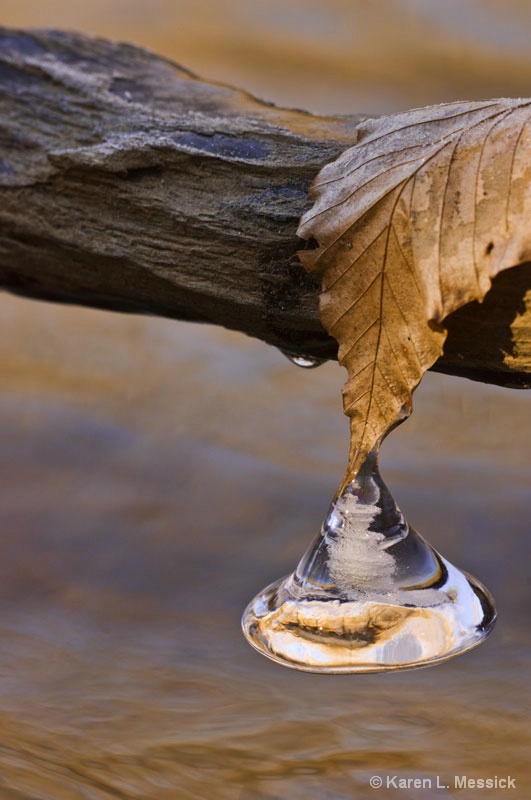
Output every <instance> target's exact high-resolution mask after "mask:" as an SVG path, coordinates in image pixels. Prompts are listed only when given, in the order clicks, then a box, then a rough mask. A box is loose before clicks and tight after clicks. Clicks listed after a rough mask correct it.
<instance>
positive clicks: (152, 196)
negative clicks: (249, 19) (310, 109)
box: [0, 30, 531, 387]
mask: <svg viewBox="0 0 531 800" xmlns="http://www.w3.org/2000/svg"><path fill="white" fill-rule="evenodd" d="M360 119H361V117H359V116H350V117H340V118H330V117H315V116H312V115H310V114H307V113H305V112H302V111H290V110H284V109H279V108H276V107H275V106H271V105H268V104H265V103H261V102H260V101H258V100H256V99H255V98H253V97H251V96H250V95H248V94H245V93H244V92H240V91H237V90H234V89H231V88H229V87H226V86H221V85H218V84H209V83H204V82H201V81H199V80H198V79H197V78H195V77H194V76H193V75H191V74H190V73H189V72H187V71H186V70H184V69H182V68H180V67H178V66H176V65H175V64H172V63H171V62H169V61H167V60H165V59H162V58H159V57H157V56H154V55H152V54H150V53H147V52H145V51H143V50H141V49H139V48H137V47H133V46H131V45H125V44H114V43H111V42H108V41H104V40H101V39H89V38H86V37H83V36H79V35H74V34H65V33H59V32H43V31H40V32H39V31H36V32H17V31H9V30H0V285H2V286H3V287H5V288H6V289H9V290H10V291H13V292H17V293H20V294H23V295H26V296H30V297H36V298H41V299H50V300H56V301H62V302H73V303H80V304H83V305H91V306H97V307H102V308H109V309H114V310H118V311H136V312H142V313H150V314H158V315H163V316H167V317H173V318H176V319H186V320H196V321H202V322H211V323H215V324H218V325H224V326H226V327H229V328H233V329H236V330H240V331H244V332H245V333H247V334H250V335H252V336H256V337H258V338H260V339H263V340H264V341H266V342H269V343H271V344H274V345H276V346H279V347H282V348H284V349H288V350H291V351H294V352H300V353H306V354H309V355H313V356H327V357H331V358H333V357H335V354H336V344H335V342H334V341H333V340H331V339H330V338H329V337H328V336H327V335H326V333H325V332H324V330H323V328H322V326H321V324H320V321H319V317H318V312H317V298H318V292H319V285H318V282H317V281H316V279H315V278H313V277H311V276H309V275H307V274H306V273H305V271H304V270H303V269H302V267H301V266H300V264H299V262H298V259H297V255H296V253H297V250H299V249H301V247H305V246H308V245H307V244H306V243H303V242H302V241H301V240H300V239H298V238H297V236H296V233H295V231H296V228H297V224H298V220H299V217H300V215H301V214H302V212H303V211H304V210H305V208H307V206H308V204H309V202H310V201H309V199H308V187H309V185H310V183H311V182H312V179H313V178H314V176H315V175H316V173H317V172H318V171H319V170H320V168H321V167H322V166H323V165H324V164H325V163H326V162H328V161H330V160H332V159H334V158H335V157H336V156H337V155H338V154H339V153H340V152H341V151H342V150H344V149H345V148H346V147H348V146H350V145H352V144H353V143H354V142H355V141H356V125H357V124H358V122H359V121H360ZM528 295H529V298H531V265H525V266H521V267H519V268H518V269H515V270H509V271H508V272H506V273H503V274H502V275H501V276H499V278H497V279H496V281H495V283H494V286H493V289H492V290H491V292H490V293H489V295H488V299H487V301H486V302H485V303H484V304H483V306H476V307H472V306H470V307H467V308H465V309H462V310H461V311H459V312H457V313H456V314H455V315H453V317H452V318H451V319H450V320H449V330H450V335H449V338H448V345H447V347H446V351H445V354H444V356H443V357H442V358H441V359H440V360H439V361H438V363H437V364H436V366H435V368H436V369H438V370H440V371H445V372H450V373H453V374H460V375H465V376H468V377H472V378H477V379H479V380H485V381H491V382H495V383H501V384H504V385H513V386H525V387H527V386H531V309H530V310H529V311H528V309H527V300H528V297H527V296H528ZM530 305H531V301H530Z"/></svg>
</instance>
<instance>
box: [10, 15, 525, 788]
mask: <svg viewBox="0 0 531 800" xmlns="http://www.w3.org/2000/svg"><path fill="white" fill-rule="evenodd" d="M0 23H1V24H5V25H11V26H25V27H56V28H63V29H75V30H81V31H85V32H87V33H93V34H99V35H104V36H107V37H110V38H115V39H120V40H129V41H133V42H136V43H139V44H141V45H144V46H146V47H148V48H150V49H152V50H154V51H157V52H159V53H162V54H165V55H167V56H170V57H172V58H174V59H175V60H177V61H178V62H180V63H182V64H183V65H185V66H187V67H189V68H191V69H192V70H194V71H196V72H198V73H199V74H201V75H202V76H204V77H206V78H212V79H215V80H218V81H226V82H230V83H232V84H236V85H239V86H241V87H243V88H246V89H248V90H250V91H253V92H254V93H256V94H257V95H258V96H260V97H262V98H264V99H266V100H270V101H274V102H276V103H278V104H284V105H289V106H297V107H304V108H308V109H310V110H312V111H314V112H322V113H332V112H338V113H351V112H357V111H364V112H369V113H385V112H391V111H397V110H400V109H406V108H408V107H413V106H418V105H423V104H428V103H436V102H441V101H445V100H455V99H461V98H462V99H471V100H474V99H480V98H485V97H493V96H501V95H513V96H514V95H516V96H518V95H529V94H530V93H531V50H530V48H529V39H530V35H531V4H529V3H527V2H524V1H523V0H522V1H521V2H519V1H518V0H509V2H503V1H502V0H487V1H485V2H474V1H473V0H467V1H466V2H460V1H459V0H446V1H443V0H432V1H431V2H422V1H421V0H396V2H391V1H390V0H387V2H386V1H385V0H378V1H377V2H370V3H369V2H363V0H326V2H325V0H283V2H279V1H277V0H269V2H266V0H250V1H249V2H245V0H193V2H192V0H178V1H176V0H173V2H170V0H150V2H149V3H148V2H147V1H145V2H135V1H133V0H129V1H127V0H110V1H107V2H104V0H91V2H90V3H81V2H79V0H75V1H74V2H59V1H58V0H48V2H46V3H42V2H37V0H3V2H2V6H1V8H0ZM0 374H1V379H2V380H1V386H2V391H1V393H0V441H1V443H2V446H1V450H0V641H1V647H0V800H30V798H31V800H70V799H72V800H74V798H75V799H76V800H77V798H86V799H87V800H104V799H105V800H111V798H124V799H125V798H128V799H129V798H139V799H140V798H141V799H142V800H144V799H145V800H166V798H168V800H170V799H171V800H174V799H177V800H181V798H183V800H192V799H193V800H218V798H219V800H225V798H226V799H227V800H233V799H236V798H237V799H238V800H284V798H288V799H289V800H291V799H293V800H347V799H348V800H351V798H365V797H367V798H374V797H375V796H376V795H378V796H382V797H386V798H390V799H391V798H413V800H414V799H415V798H419V799H420V798H422V799H423V800H427V798H431V797H459V798H463V800H465V798H466V799H468V798H473V797H477V796H478V792H477V791H475V790H470V789H463V790H459V789H457V790H456V789H455V788H454V776H455V775H458V776H463V775H466V776H468V777H469V778H481V777H486V778H488V777H494V776H495V775H498V776H507V775H511V776H512V777H514V778H515V779H516V786H517V788H516V789H511V790H506V791H503V790H500V789H497V790H496V789H494V790H486V789H485V790H482V791H481V797H484V798H501V797H506V796H507V797H508V798H509V797H510V798H511V800H516V798H527V797H529V796H530V794H531V780H530V775H529V767H528V765H527V764H528V759H529V744H530V742H529V711H530V708H529V689H530V686H529V677H528V676H529V671H530V670H529V668H530V648H529V636H528V632H527V631H528V624H527V619H528V615H529V581H528V574H529V567H528V563H529V547H528V527H529V518H530V514H531V494H530V491H529V486H530V477H531V430H530V425H529V420H530V410H531V405H530V404H531V396H530V395H529V394H527V393H526V392H518V391H514V390H505V389H500V388H498V387H492V386H483V385H480V384H476V383H472V382H470V381H466V380H462V379H457V378H450V377H444V376H440V375H436V374H429V375H427V376H426V377H425V379H424V380H423V383H422V385H421V387H420V389H419V390H418V392H417V395H416V404H415V405H416V408H415V413H414V415H413V416H412V418H411V419H410V420H409V421H408V422H407V423H406V424H405V425H403V426H402V428H401V429H399V430H398V431H396V432H395V433H394V434H393V435H392V436H391V437H390V439H389V440H388V441H387V442H386V445H385V448H384V451H383V455H382V472H383V475H384V477H385V479H386V481H387V482H388V484H389V485H390V487H391V488H392V490H393V492H394V494H395V496H396V498H397V500H398V502H399V504H400V506H401V507H402V509H403V511H404V512H405V513H406V515H407V516H408V518H409V520H410V522H411V523H412V524H413V525H414V526H415V527H416V528H417V529H418V530H419V531H420V532H422V533H423V534H424V535H425V536H426V537H427V538H428V539H429V541H430V542H432V543H433V544H434V545H435V546H436V547H437V548H439V549H440V550H441V551H442V553H443V554H444V555H445V556H446V557H447V558H449V559H450V560H451V561H453V562H454V563H456V564H458V565H459V566H461V567H463V568H465V569H467V570H469V571H470V572H472V573H473V574H475V575H477V576H478V577H480V578H481V579H482V580H483V581H484V582H485V583H486V584H487V585H488V586H489V588H490V589H491V590H492V592H493V593H494V595H495V597H496V600H497V605H498V609H499V621H498V626H497V629H496V630H495V632H494V634H493V635H492V636H491V638H490V639H489V640H488V641H487V642H486V643H485V644H484V645H482V646H481V647H480V648H479V649H477V650H475V651H473V652H471V653H469V654H466V655H464V656H462V657H461V658H459V659H457V660H454V661H451V662H449V663H447V664H444V665H441V666H439V667H436V668H432V669H429V670H422V671H417V672H411V673H402V674H387V675H386V674H384V675H373V676H351V677H346V676H336V677H332V676H312V675H308V674H302V673H295V672H291V671H289V670H285V669H283V668H282V667H279V666H277V665H275V664H273V663H270V662H268V661H266V660H265V659H263V658H261V657H260V656H259V655H257V654H256V653H254V652H253V651H251V649H250V648H249V647H248V646H247V645H246V643H245V642H244V641H243V638H242V636H241V634H240V629H239V618H240V614H241V612H242V610H243V608H244V606H245V605H246V603H247V602H248V600H249V599H250V598H251V597H252V596H253V595H254V594H255V593H256V591H258V590H259V589H261V588H262V587H263V586H264V585H265V584H266V583H268V582H270V581H271V580H273V579H276V578H277V577H279V576H280V575H282V574H284V573H286V572H289V571H291V569H292V568H293V567H294V566H295V564H296V562H297V560H298V558H299V556H300V555H301V554H302V552H303V551H304V549H305V548H306V546H307V544H308V543H309V541H310V540H311V538H312V537H313V536H314V534H315V533H316V532H317V530H318V528H319V526H320V523H321V521H322V518H323V517H324V514H325V513H326V511H327V508H328V504H329V502H330V500H331V498H332V496H333V493H334V491H335V489H336V486H337V483H338V481H339V479H340V477H341V474H342V471H343V468H344V465H345V460H346V455H347V446H348V443H347V423H346V420H345V418H344V417H343V415H342V413H341V398H340V387H341V384H342V382H343V378H344V375H343V372H342V370H340V369H339V368H338V366H337V364H333V363H329V364H326V365H325V366H323V367H321V368H319V369H317V370H312V371H303V370H299V369H297V368H295V367H293V366H292V365H290V364H289V363H288V361H287V360H286V359H285V358H284V357H283V356H282V355H280V354H279V353H278V352H276V351H275V350H274V349H272V348H270V347H268V346H266V345H264V344H262V343H260V342H256V341H253V340H251V339H248V338H246V337H245V336H243V335H240V334H235V333H231V332H228V331H223V330H218V329H214V328H210V327H205V326H199V325H191V324H186V323H178V322H173V321H168V320H162V319H153V318H143V317H138V316H126V315H119V314H112V313H107V312H99V311H92V310H88V309H81V308H76V307H60V306H56V305H51V304H45V303H38V302H34V301H29V300H28V301H25V300H21V299H16V298H13V297H11V296H9V295H6V294H4V295H2V296H0ZM372 775H381V776H384V780H385V776H386V775H397V776H398V777H420V778H424V777H427V778H431V779H432V781H433V789H431V790H430V789H428V788H424V789H422V790H420V789H417V790H415V789H408V790H405V789H394V788H393V787H390V788H384V789H382V790H381V792H379V793H377V792H376V791H375V790H374V789H371V788H370V785H369V778H370V776H372ZM436 776H440V783H441V784H444V785H446V784H447V785H449V789H447V790H446V789H442V790H439V789H436V788H435V786H436V783H435V781H436Z"/></svg>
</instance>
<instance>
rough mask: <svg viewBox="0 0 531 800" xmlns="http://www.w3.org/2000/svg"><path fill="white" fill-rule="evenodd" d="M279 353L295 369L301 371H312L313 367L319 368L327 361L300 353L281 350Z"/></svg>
mask: <svg viewBox="0 0 531 800" xmlns="http://www.w3.org/2000/svg"><path fill="white" fill-rule="evenodd" d="M279 349H280V352H281V353H282V355H283V356H286V358H287V359H288V360H289V361H291V363H292V364H295V366H296V367H302V368H303V369H313V368H314V367H320V366H321V364H324V363H325V362H326V361H328V359H327V358H316V357H315V356H308V355H301V354H300V353H293V352H292V351H291V350H282V349H281V348H279Z"/></svg>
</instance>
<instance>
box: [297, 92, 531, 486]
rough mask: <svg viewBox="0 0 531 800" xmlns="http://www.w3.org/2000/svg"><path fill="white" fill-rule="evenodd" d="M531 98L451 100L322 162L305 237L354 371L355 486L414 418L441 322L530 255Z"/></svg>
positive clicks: (378, 128)
mask: <svg viewBox="0 0 531 800" xmlns="http://www.w3.org/2000/svg"><path fill="white" fill-rule="evenodd" d="M530 117H531V101H530V100H506V99H504V100H491V101H488V102H483V103H451V104H446V105H440V106H434V107H430V108H424V109H418V110H415V111H410V112H407V113H404V114H396V115H393V116H390V117H386V118H380V119H376V120H369V121H367V122H364V123H362V124H361V125H360V126H359V128H358V132H359V139H358V144H356V146H354V147H352V148H350V149H349V150H347V151H345V152H344V153H343V154H342V155H341V156H340V157H339V158H338V159H337V160H336V161H335V162H333V163H332V164H328V165H327V166H326V167H324V168H323V169H322V170H321V172H320V173H319V175H318V176H317V178H316V180H315V182H314V185H313V187H312V195H313V196H314V197H315V203H314V205H313V207H312V208H311V209H310V210H309V211H307V212H306V213H305V214H304V216H303V217H302V219H301V224H300V227H299V231H298V233H299V235H300V236H301V237H302V238H306V239H307V238H310V237H313V238H314V239H316V240H317V242H318V244H319V247H318V249H315V250H306V251H303V252H302V253H300V254H299V255H300V258H301V261H302V263H303V264H304V266H305V267H306V269H308V270H310V271H317V272H322V273H323V282H322V293H321V299H320V313H321V319H322V321H323V325H324V326H325V328H326V329H327V330H328V332H329V333H330V334H331V335H332V336H334V337H335V338H336V339H337V341H338V342H339V345H340V347H339V362H340V363H341V364H342V365H344V366H345V367H346V368H347V370H348V380H347V383H346V384H345V387H344V390H343V399H344V408H345V413H346V414H347V415H348V416H349V417H350V418H351V451H350V459H349V467H348V470H347V475H346V477H345V482H346V481H347V480H351V479H352V478H353V477H354V476H355V475H356V473H357V471H358V469H359V467H360V465H361V463H362V462H363V460H364V458H365V456H366V454H367V453H368V452H369V451H370V450H371V449H372V448H373V447H374V446H375V445H376V444H377V442H378V441H379V440H380V439H381V438H382V436H383V435H384V434H385V433H386V432H387V431H388V430H389V428H390V427H392V426H393V425H394V424H396V422H397V420H399V419H402V418H404V417H405V416H407V415H408V414H409V413H410V412H411V395H412V392H413V389H414V388H415V387H416V386H417V384H418V383H419V381H420V379H421V378H422V375H423V374H424V372H425V371H426V370H427V369H428V368H429V367H430V366H432V364H434V362H435V361H436V360H437V358H438V357H439V356H440V355H441V353H442V347H443V343H444V340H445V338H446V331H445V329H444V328H443V327H442V325H441V323H442V321H443V320H444V318H445V317H446V316H447V315H448V314H450V313H451V312H452V311H455V309H457V308H459V307H460V306H462V305H464V304H465V303H469V302H471V301H472V300H480V301H481V300H482V299H483V297H484V296H485V294H486V293H487V292H488V290H489V288H490V285H491V279H492V278H493V277H494V276H495V275H496V274H497V273H498V272H500V271H501V270H504V269H507V268H508V267H512V266H515V265H517V264H520V263H523V262H524V261H529V260H530V258H531V189H530V187H531V149H530V145H531V130H530V124H529V122H530Z"/></svg>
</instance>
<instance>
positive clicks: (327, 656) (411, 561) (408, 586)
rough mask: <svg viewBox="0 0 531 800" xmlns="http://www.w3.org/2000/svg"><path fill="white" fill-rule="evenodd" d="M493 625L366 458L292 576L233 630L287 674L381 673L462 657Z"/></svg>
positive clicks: (485, 596)
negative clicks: (293, 671)
mask: <svg viewBox="0 0 531 800" xmlns="http://www.w3.org/2000/svg"><path fill="white" fill-rule="evenodd" d="M495 618H496V613H495V609H494V604H493V601H492V598H491V596H490V594H489V592H488V591H487V589H485V587H484V586H482V585H481V583H479V581H477V580H475V579H474V578H472V577H471V576H469V575H467V574H466V573H464V572H461V571H460V570H458V569H457V568H456V567H454V566H453V565H452V564H450V563H449V562H448V561H446V560H445V559H444V558H443V557H442V556H440V555H439V554H438V553H437V552H436V551H435V550H434V549H433V548H432V547H431V546H430V545H429V544H428V543H427V542H426V541H425V540H424V539H423V538H422V537H421V536H420V535H419V534H418V533H417V532H416V531H415V530H413V528H411V527H410V526H409V525H408V523H407V521H406V520H405V519H404V517H403V515H402V513H401V512H400V510H399V509H398V507H397V506H396V504H395V502H394V500H393V497H392V496H391V494H390V492H389V490H388V489H387V487H386V486H385V484H384V482H383V481H382V479H381V477H380V474H379V472H378V463H377V452H373V453H370V454H369V456H368V457H367V459H366V461H365V463H364V465H363V466H362V468H361V470H360V471H359V473H358V475H357V476H356V479H355V480H354V481H352V482H351V483H349V484H348V485H347V486H346V488H345V489H344V491H343V492H342V493H341V494H340V495H339V496H338V497H336V498H335V500H334V501H333V503H332V505H331V507H330V511H329V514H328V516H327V518H326V520H325V522H324V523H323V526H322V528H321V532H320V534H319V535H318V537H317V538H316V540H315V541H314V542H313V544H312V545H311V546H310V548H309V549H308V550H307V552H306V553H305V554H304V555H303V557H302V559H301V561H300V562H299V565H298V567H297V569H296V570H295V572H293V573H292V574H291V575H288V576H287V577H285V578H282V579H281V580H278V581H276V582H275V583H273V584H271V585H270V586H268V587H266V588H265V589H264V590H263V591H262V592H260V593H259V594H258V595H257V596H256V597H255V598H254V600H253V601H252V602H251V603H250V604H249V606H248V607H247V609H246V610H245V612H244V615H243V618H242V626H243V631H244V633H245V636H246V637H247V639H248V641H249V642H250V644H251V645H252V646H253V647H255V648H256V649H257V650H258V651H259V652H261V653H263V654H264V655H266V656H267V657H268V658H271V659H273V661H277V662H279V663H280V664H283V665H284V666H287V667H293V668H295V669H299V670H304V671H307V672H329V673H338V672H381V671H386V670H398V669H408V668H414V667H425V666H429V665H431V664H436V663H438V662H441V661H445V660H446V659H448V658H451V657H452V656H455V655H457V654H459V653H462V652H464V651H466V650H469V649H470V648H471V647H475V646H476V645H477V644H479V643H480V642H482V641H483V640H484V639H485V638H486V636H487V635H488V634H489V632H490V631H491V629H492V627H493V625H494V621H495Z"/></svg>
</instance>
